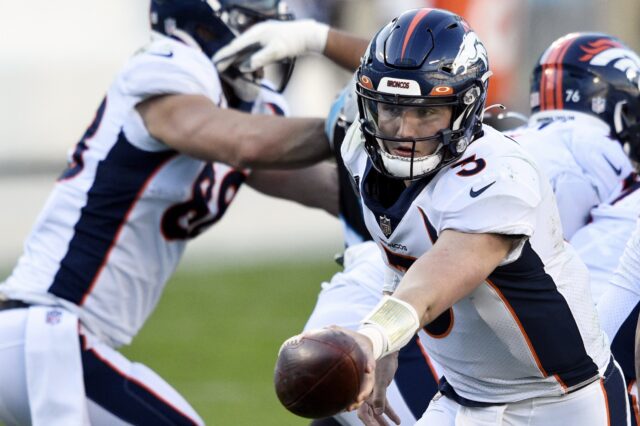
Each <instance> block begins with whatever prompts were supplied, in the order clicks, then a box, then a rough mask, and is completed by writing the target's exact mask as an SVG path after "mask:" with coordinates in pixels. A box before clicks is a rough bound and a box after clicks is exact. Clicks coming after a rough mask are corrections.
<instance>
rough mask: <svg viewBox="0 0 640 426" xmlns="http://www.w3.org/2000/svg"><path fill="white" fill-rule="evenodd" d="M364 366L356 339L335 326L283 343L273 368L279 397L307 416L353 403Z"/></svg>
mask: <svg viewBox="0 0 640 426" xmlns="http://www.w3.org/2000/svg"><path fill="white" fill-rule="evenodd" d="M365 367H366V357H365V354H364V353H363V352H362V350H361V349H360V346H358V344H357V343H356V341H355V340H354V339H353V338H352V337H351V336H349V335H347V334H346V333H344V332H342V331H339V330H336V329H319V330H313V331H309V332H305V333H304V334H302V335H299V336H295V337H292V338H291V339H289V340H287V341H286V342H284V344H283V345H282V347H281V349H280V353H279V354H278V360H277V362H276V368H275V377H274V382H275V388H276V394H277V395H278V399H279V400H280V402H281V403H282V405H284V406H285V408H287V409H288V410H289V411H291V412H292V413H294V414H296V415H298V416H301V417H306V418H312V419H318V418H323V417H329V416H333V415H335V414H337V413H339V412H340V411H342V410H344V409H345V408H347V407H348V406H349V405H351V403H353V402H354V401H355V400H356V398H357V396H358V393H359V391H360V384H361V383H362V380H363V378H364V374H365Z"/></svg>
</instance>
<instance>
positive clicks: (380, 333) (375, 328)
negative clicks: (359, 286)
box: [358, 296, 420, 359]
mask: <svg viewBox="0 0 640 426" xmlns="http://www.w3.org/2000/svg"><path fill="white" fill-rule="evenodd" d="M419 327H420V318H419V316H418V313H417V312H416V310H415V309H414V308H413V306H411V305H410V304H409V303H407V302H405V301H403V300H400V299H398V298H395V297H393V296H384V297H383V298H382V300H381V301H380V303H378V305H377V306H376V307H375V308H374V309H373V311H371V313H369V315H367V316H366V317H365V319H363V320H362V327H361V328H360V329H359V330H358V332H360V333H362V334H364V335H365V336H367V337H369V339H371V342H372V343H373V348H374V355H376V359H379V358H382V357H384V356H385V355H388V354H390V353H391V352H395V351H398V350H400V349H401V348H402V347H403V346H404V345H406V344H407V343H408V342H409V340H411V338H412V337H413V336H414V335H415V334H416V331H417V330H418V328H419ZM379 348H381V349H379Z"/></svg>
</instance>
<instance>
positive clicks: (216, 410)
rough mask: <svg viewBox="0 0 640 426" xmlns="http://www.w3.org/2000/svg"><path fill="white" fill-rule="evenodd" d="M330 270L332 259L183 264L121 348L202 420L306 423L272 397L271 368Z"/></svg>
mask: <svg viewBox="0 0 640 426" xmlns="http://www.w3.org/2000/svg"><path fill="white" fill-rule="evenodd" d="M336 270H338V266H337V265H335V264H334V263H332V262H331V261H330V260H325V261H323V262H319V263H288V264H286V263H278V264H264V265H257V266H239V267H225V268H216V269H209V270H208V269H203V268H200V267H199V268H196V269H194V268H191V269H188V268H187V267H183V268H182V269H179V270H178V272H177V273H176V275H175V276H174V278H173V279H172V280H171V281H170V282H169V284H168V285H167V288H166V290H165V292H164V295H163V296H162V299H161V301H160V304H159V306H158V309H157V310H156V311H155V312H154V313H153V315H152V316H151V318H150V320H149V321H148V322H147V324H146V325H145V327H144V328H143V330H142V332H141V333H140V334H139V335H138V337H137V338H136V340H135V341H134V343H133V345H132V346H130V347H127V348H124V349H123V351H122V352H123V353H124V354H125V355H126V356H127V357H128V358H129V359H131V360H132V361H137V362H142V363H144V364H146V365H147V366H149V367H150V368H152V369H154V370H155V371H156V372H157V373H159V374H160V375H161V376H162V377H163V378H164V379H165V380H167V381H168V382H169V383H170V384H171V385H173V386H174V387H175V388H176V389H177V390H178V391H179V392H180V393H181V394H182V395H183V396H184V397H185V398H186V399H187V400H188V401H189V402H190V403H191V404H192V406H193V407H194V408H195V409H196V410H197V411H198V413H199V414H200V415H201V416H202V417H203V419H204V420H205V421H206V422H207V424H208V425H240V426H244V425H247V426H249V425H251V426H253V425H261V426H269V425H273V426H275V425H278V426H282V425H294V426H295V425H307V424H309V421H307V420H305V419H301V418H299V417H296V416H294V415H292V414H289V413H288V412H287V411H286V410H285V409H284V408H283V407H282V406H281V405H280V403H279V402H278V400H277V398H276V396H275V392H274V390H273V367H274V365H275V360H276V356H277V351H278V348H279V347H280V344H281V343H282V342H283V341H284V339H286V338H287V337H290V336H291V335H293V334H295V333H297V332H299V331H300V330H301V328H302V326H303V325H304V323H305V321H306V318H307V317H308V315H309V314H310V313H311V310H312V309H313V306H314V304H315V301H316V296H317V294H318V291H319V290H320V283H321V282H322V281H323V280H327V279H328V278H330V277H331V275H333V273H334V272H335V271H336Z"/></svg>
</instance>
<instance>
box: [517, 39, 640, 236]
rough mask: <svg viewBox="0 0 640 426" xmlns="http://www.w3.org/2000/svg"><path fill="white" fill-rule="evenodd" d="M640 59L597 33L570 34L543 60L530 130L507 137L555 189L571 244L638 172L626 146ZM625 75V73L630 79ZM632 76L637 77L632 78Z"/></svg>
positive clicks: (534, 90) (636, 109)
mask: <svg viewBox="0 0 640 426" xmlns="http://www.w3.org/2000/svg"><path fill="white" fill-rule="evenodd" d="M639 67H640V59H639V58H638V56H637V55H636V54H635V52H633V51H632V50H631V49H629V48H628V47H627V46H625V45H624V44H623V43H622V42H621V41H620V40H618V39H616V38H615V37H611V36H609V35H606V34H600V33H571V34H567V35H565V36H563V37H560V38H559V39H558V40H556V41H554V42H553V43H552V44H551V45H550V46H549V48H548V49H546V50H545V52H544V53H543V54H542V56H541V57H540V60H539V61H538V63H537V65H536V67H535V68H534V70H533V75H532V79H531V112H532V115H531V117H530V119H529V123H528V126H527V127H523V128H519V129H517V130H514V131H513V132H510V133H509V135H510V136H511V137H513V138H514V139H516V140H517V141H518V143H520V144H521V145H522V146H523V148H525V149H526V150H527V151H528V152H529V153H530V154H531V155H532V156H533V157H534V159H535V160H536V162H537V163H538V164H539V165H540V168H541V169H542V170H543V172H544V173H545V175H546V176H547V177H548V178H549V180H550V182H551V187H552V188H553V192H554V193H555V196H556V200H557V202H558V208H559V211H560V218H561V220H562V229H563V233H564V237H565V239H566V240H570V239H571V237H572V236H573V234H574V233H575V232H576V231H577V230H578V229H580V228H581V227H583V226H584V225H586V224H587V223H588V221H589V212H590V210H591V209H592V208H593V207H595V206H596V205H598V204H600V203H602V202H605V201H606V200H608V199H610V198H611V197H612V196H615V195H616V194H617V193H618V192H619V191H620V190H621V184H622V181H623V180H624V179H628V180H632V179H633V176H632V175H631V174H632V172H633V167H632V165H631V162H630V161H629V158H628V156H627V154H626V153H625V152H624V150H623V145H624V144H625V143H627V142H628V140H629V139H630V138H633V137H634V136H633V134H631V133H630V127H631V126H632V125H633V123H635V121H636V118H635V116H637V114H638V112H639V111H640V109H639V107H638V104H639V103H640V101H639V100H638V91H639V90H638V86H637V83H635V84H634V82H633V80H634V79H635V78H637V70H638V68H639ZM627 73H628V74H627ZM634 75H635V76H636V77H634Z"/></svg>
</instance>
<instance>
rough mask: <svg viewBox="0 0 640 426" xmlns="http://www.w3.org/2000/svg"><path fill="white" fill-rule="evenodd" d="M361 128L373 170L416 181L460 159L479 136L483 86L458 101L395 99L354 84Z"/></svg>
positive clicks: (455, 98)
mask: <svg viewBox="0 0 640 426" xmlns="http://www.w3.org/2000/svg"><path fill="white" fill-rule="evenodd" d="M357 93H358V105H359V109H360V124H361V128H362V132H363V134H364V137H365V146H366V149H367V152H368V153H369V156H370V157H371V159H372V161H373V165H374V167H375V168H376V169H377V170H378V171H379V172H381V173H383V174H385V175H387V176H389V177H391V178H396V179H404V180H416V179H420V178H422V177H425V176H427V175H429V174H432V173H434V172H436V171H437V170H439V169H441V168H442V167H444V166H446V165H448V164H451V163H452V162H453V161H455V160H457V159H458V158H460V156H461V155H462V153H463V152H464V151H465V150H466V149H467V147H468V146H469V143H471V141H472V140H473V138H474V136H475V135H476V134H477V133H478V132H479V131H480V126H481V120H480V116H481V114H482V107H483V105H484V98H486V84H485V83H483V82H482V81H481V80H478V84H477V85H474V86H472V87H470V88H469V89H467V90H466V91H465V92H463V93H461V94H459V95H447V96H440V95H436V96H399V95H391V94H384V93H380V92H377V91H372V90H369V89H367V88H365V87H364V86H363V85H362V84H358V87H357Z"/></svg>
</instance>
